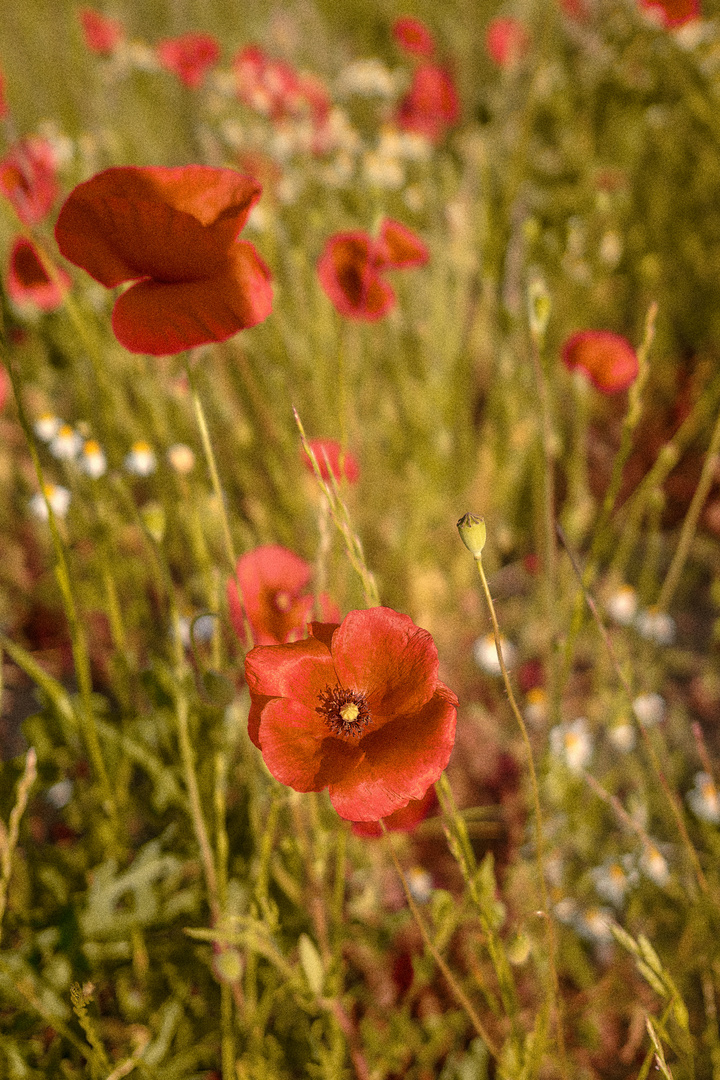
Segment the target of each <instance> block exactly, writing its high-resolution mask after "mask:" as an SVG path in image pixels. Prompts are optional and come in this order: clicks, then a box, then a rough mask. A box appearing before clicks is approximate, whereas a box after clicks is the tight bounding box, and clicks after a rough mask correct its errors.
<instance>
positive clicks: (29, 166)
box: [0, 138, 59, 225]
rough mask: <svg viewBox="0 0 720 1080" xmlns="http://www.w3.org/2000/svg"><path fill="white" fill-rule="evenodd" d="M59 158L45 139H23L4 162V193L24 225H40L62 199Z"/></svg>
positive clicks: (0, 174) (0, 179) (0, 166)
mask: <svg viewBox="0 0 720 1080" xmlns="http://www.w3.org/2000/svg"><path fill="white" fill-rule="evenodd" d="M58 191H59V189H58V184H57V180H56V179H55V155H54V153H53V149H52V147H51V146H50V143H48V142H46V141H45V139H40V138H30V139H20V141H19V142H17V143H15V145H14V146H13V147H12V148H11V149H10V150H9V152H8V153H7V154H6V155H5V157H4V158H3V159H2V161H0V192H1V193H2V194H3V195H4V196H5V197H6V198H7V199H9V200H10V202H11V203H12V204H13V206H14V207H15V212H16V214H17V216H18V217H19V218H20V220H21V221H22V223H23V224H24V225H37V223H38V222H39V221H42V220H43V218H44V217H45V216H46V214H48V213H49V212H50V210H51V208H52V204H53V203H54V202H55V199H56V198H57V196H58Z"/></svg>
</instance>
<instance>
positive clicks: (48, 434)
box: [33, 413, 62, 442]
mask: <svg viewBox="0 0 720 1080" xmlns="http://www.w3.org/2000/svg"><path fill="white" fill-rule="evenodd" d="M61 426H62V420H60V418H59V417H57V416H54V415H53V414H52V413H43V414H42V416H38V418H37V420H36V421H35V423H34V424H33V431H34V432H35V434H36V435H37V437H38V439H42V441H43V442H50V440H51V439H54V438H55V436H56V435H57V433H58V431H59V430H60V428H61Z"/></svg>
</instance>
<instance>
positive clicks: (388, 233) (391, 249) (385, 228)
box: [377, 218, 430, 270]
mask: <svg viewBox="0 0 720 1080" xmlns="http://www.w3.org/2000/svg"><path fill="white" fill-rule="evenodd" d="M377 258H378V261H379V263H380V264H381V265H382V266H384V267H388V268H389V269H391V270H402V269H407V268H408V267H411V266H424V265H425V263H426V262H427V261H428V259H429V258H430V252H429V251H428V249H427V247H426V246H425V244H424V243H423V242H422V240H421V239H420V237H419V236H416V235H415V233H414V232H413V231H412V229H408V227H407V225H402V224H401V223H400V222H399V221H392V220H391V219H390V218H385V220H384V221H383V223H382V225H381V227H380V237H379V239H378V242H377Z"/></svg>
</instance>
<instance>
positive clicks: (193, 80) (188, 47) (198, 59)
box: [155, 32, 220, 90]
mask: <svg viewBox="0 0 720 1080" xmlns="http://www.w3.org/2000/svg"><path fill="white" fill-rule="evenodd" d="M155 52H156V55H157V58H158V60H159V61H160V63H161V65H162V66H163V67H164V68H165V69H166V70H167V71H171V72H172V73H173V74H174V75H177V77H178V78H179V79H180V81H181V82H183V83H185V86H189V87H190V88H191V89H192V90H195V89H197V87H198V86H200V84H201V83H202V81H203V79H204V78H205V74H206V72H207V71H208V69H209V68H211V67H212V66H213V64H217V62H218V60H219V59H220V46H219V45H218V43H217V41H216V40H215V38H214V37H213V36H212V35H211V34H197V33H192V32H191V33H188V34H181V35H180V37H175V38H165V40H164V41H159V42H158V44H157V47H156V49H155Z"/></svg>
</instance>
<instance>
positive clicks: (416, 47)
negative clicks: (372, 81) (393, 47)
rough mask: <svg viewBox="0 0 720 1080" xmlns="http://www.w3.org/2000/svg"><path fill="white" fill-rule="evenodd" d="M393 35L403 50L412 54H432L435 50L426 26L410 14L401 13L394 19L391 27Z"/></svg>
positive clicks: (433, 40) (433, 41)
mask: <svg viewBox="0 0 720 1080" xmlns="http://www.w3.org/2000/svg"><path fill="white" fill-rule="evenodd" d="M392 33H393V37H394V38H395V40H396V42H397V43H398V45H399V46H400V48H401V49H404V50H405V52H408V53H412V54H413V55H414V56H432V54H433V53H434V52H435V39H434V38H433V36H432V34H431V33H430V31H429V30H428V28H427V26H426V25H425V23H424V22H422V21H421V20H420V19H414V18H413V17H412V15H402V16H400V18H399V19H396V20H395V22H394V23H393V28H392Z"/></svg>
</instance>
